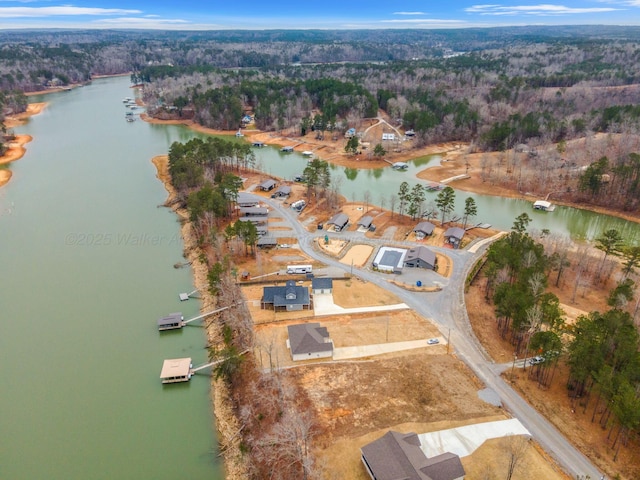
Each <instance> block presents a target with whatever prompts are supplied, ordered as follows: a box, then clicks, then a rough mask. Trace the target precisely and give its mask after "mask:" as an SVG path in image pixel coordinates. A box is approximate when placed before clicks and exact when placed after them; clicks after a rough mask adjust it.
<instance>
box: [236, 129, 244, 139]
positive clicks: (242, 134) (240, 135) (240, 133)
mask: <svg viewBox="0 0 640 480" xmlns="http://www.w3.org/2000/svg"><path fill="white" fill-rule="evenodd" d="M236 137H244V133H242V132H241V131H240V130H238V131H237V132H236Z"/></svg>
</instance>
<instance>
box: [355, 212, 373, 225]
mask: <svg viewBox="0 0 640 480" xmlns="http://www.w3.org/2000/svg"><path fill="white" fill-rule="evenodd" d="M372 223H373V217H372V216H370V215H366V216H364V217H362V218H361V219H360V220H358V226H359V227H362V228H369V227H370V226H371V224H372Z"/></svg>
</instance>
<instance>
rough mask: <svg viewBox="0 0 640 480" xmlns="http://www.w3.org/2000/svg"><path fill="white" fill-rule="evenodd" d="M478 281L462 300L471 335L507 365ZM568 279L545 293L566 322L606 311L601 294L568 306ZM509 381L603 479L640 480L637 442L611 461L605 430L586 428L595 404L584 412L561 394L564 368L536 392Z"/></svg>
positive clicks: (509, 351)
mask: <svg viewBox="0 0 640 480" xmlns="http://www.w3.org/2000/svg"><path fill="white" fill-rule="evenodd" d="M484 284H485V282H484V279H482V277H481V276H480V277H479V279H478V280H476V281H474V283H473V284H472V286H471V288H470V290H469V292H468V293H467V294H466V296H465V301H466V306H467V311H468V312H469V318H470V319H471V323H472V325H473V329H474V332H475V334H476V336H477V337H478V339H479V340H480V342H481V343H482V345H483V346H484V347H485V350H486V351H487V352H488V353H489V355H490V356H491V357H492V358H493V359H494V360H495V361H496V362H499V363H508V362H511V361H512V360H513V347H512V346H511V344H510V343H509V342H508V341H506V340H502V339H501V338H500V336H499V335H498V334H497V329H496V324H495V315H494V313H493V307H492V306H491V305H489V304H487V302H486V301H485V299H484ZM572 288H573V279H572V278H569V277H567V278H565V283H564V288H551V289H550V290H551V291H552V292H553V293H555V294H556V295H558V297H559V298H560V300H561V301H563V300H564V302H565V303H566V304H569V306H570V307H571V309H570V315H569V321H572V318H575V316H576V315H577V314H579V312H580V311H591V310H599V311H604V310H606V308H607V307H606V304H605V303H604V301H605V300H606V293H605V292H604V291H602V292H598V291H586V292H585V293H584V296H581V295H578V296H577V297H576V303H574V304H571V302H570V296H571V295H570V292H571V290H572ZM515 373H516V374H515V376H514V377H513V378H512V377H511V370H507V372H506V374H505V376H506V378H508V379H509V380H511V381H512V382H513V384H514V388H516V390H518V391H519V392H520V393H521V394H522V395H523V396H524V398H526V399H527V401H528V402H529V403H530V404H531V405H533V406H534V407H535V408H536V409H537V410H538V411H540V412H541V413H542V414H543V415H544V416H545V417H546V418H548V419H549V420H550V421H551V422H552V423H553V424H554V425H555V426H556V427H557V428H558V429H559V430H560V431H561V432H562V433H563V434H564V435H565V436H567V437H569V438H571V439H572V441H573V443H574V444H575V445H577V446H578V448H580V449H581V450H582V452H584V453H585V454H587V455H588V456H589V458H590V459H591V460H592V461H593V462H594V463H595V464H596V465H597V466H598V468H600V469H602V470H603V471H604V472H606V473H607V475H608V476H609V477H608V478H614V476H615V475H616V474H618V473H619V474H620V475H621V477H620V478H622V479H626V480H635V479H637V478H640V444H639V442H638V440H637V439H636V440H634V441H631V442H630V443H629V445H628V446H627V447H622V448H621V449H620V453H619V457H618V460H617V461H616V462H614V461H613V455H614V453H615V452H614V451H613V450H612V449H611V448H610V447H609V445H610V444H611V442H610V441H608V440H607V435H608V433H609V430H608V429H602V428H601V427H600V426H599V424H598V423H597V422H595V423H592V422H591V417H592V415H593V408H594V407H595V401H594V400H593V399H592V401H591V403H590V404H589V406H588V408H587V411H586V412H584V407H583V406H582V405H580V403H579V402H572V401H571V399H570V398H569V396H568V391H567V388H566V385H567V379H568V368H567V367H566V366H565V365H564V364H563V363H562V361H561V362H560V364H559V368H558V369H557V371H556V372H555V374H554V378H553V381H552V383H551V386H550V387H549V388H548V389H542V388H540V387H539V385H538V383H537V382H536V381H535V380H534V379H529V378H528V375H527V374H525V373H524V372H523V371H522V370H521V369H516V370H515Z"/></svg>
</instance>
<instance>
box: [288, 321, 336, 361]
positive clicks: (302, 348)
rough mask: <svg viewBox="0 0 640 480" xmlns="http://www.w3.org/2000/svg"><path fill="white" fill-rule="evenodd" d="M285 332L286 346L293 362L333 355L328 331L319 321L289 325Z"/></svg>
mask: <svg viewBox="0 0 640 480" xmlns="http://www.w3.org/2000/svg"><path fill="white" fill-rule="evenodd" d="M287 332H288V334H289V338H288V339H287V347H288V348H289V350H290V351H291V358H293V361H294V362H297V361H300V360H309V359H312V358H327V357H328V358H331V357H332V356H333V342H332V341H331V339H330V338H329V332H328V331H327V328H326V327H321V326H320V324H319V323H317V322H314V323H303V324H298V325H289V326H288V327H287Z"/></svg>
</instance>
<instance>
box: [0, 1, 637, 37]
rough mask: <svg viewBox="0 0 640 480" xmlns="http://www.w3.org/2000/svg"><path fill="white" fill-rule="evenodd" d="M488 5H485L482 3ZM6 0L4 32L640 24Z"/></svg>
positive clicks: (625, 13) (571, 14)
mask: <svg viewBox="0 0 640 480" xmlns="http://www.w3.org/2000/svg"><path fill="white" fill-rule="evenodd" d="M483 1H484V2H485V3H482V2H483ZM547 1H549V3H542V2H538V1H535V0H533V1H526V0H505V1H497V2H496V1H492V0H479V1H476V2H474V1H473V0H404V1H398V0H394V1H390V0H386V1H382V0H348V1H343V0H322V1H316V2H314V1H309V0H260V1H257V0H243V1H229V0H180V1H175V0H174V1H169V2H168V1H164V0H127V1H123V0H99V1H92V0H76V1H71V2H69V3H66V2H64V0H63V1H62V2H61V1H59V0H18V1H16V0H0V29H13V28H99V29H105V28H136V29H161V30H224V29H372V28H373V29H377V28H468V27H493V26H513V25H593V24H598V25H640V0H582V1H575V0H561V1H558V2H554V3H551V2H553V0H547Z"/></svg>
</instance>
